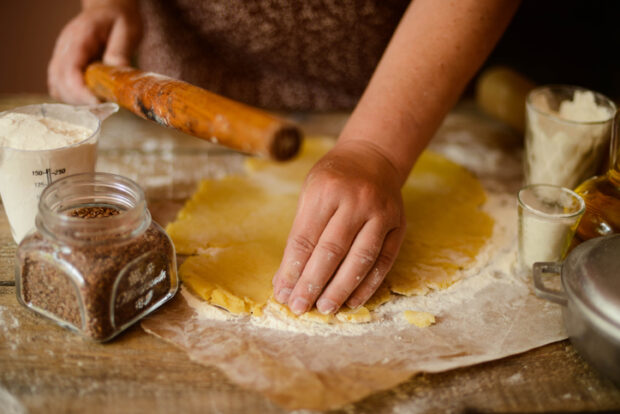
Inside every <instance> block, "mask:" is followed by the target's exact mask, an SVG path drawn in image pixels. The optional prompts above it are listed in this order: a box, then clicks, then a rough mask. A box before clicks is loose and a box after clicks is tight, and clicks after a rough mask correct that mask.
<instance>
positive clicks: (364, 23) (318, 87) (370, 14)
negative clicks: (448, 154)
mask: <svg viewBox="0 0 620 414" xmlns="http://www.w3.org/2000/svg"><path fill="white" fill-rule="evenodd" d="M407 4H408V1H403V0H358V1H356V0H297V1H295V0H263V1H260V0H142V3H141V5H142V14H143V18H144V25H145V34H144V38H143V40H142V44H141V46H140V49H139V54H138V59H139V65H140V67H141V68H142V69H145V70H149V71H154V72H158V73H162V74H165V75H168V76H171V77H174V78H177V79H183V80H185V81H187V82H190V83H192V84H195V85H198V86H201V87H203V88H206V89H209V90H211V91H214V92H217V93H220V94H222V95H225V96H228V97H230V98H233V99H236V100H239V101H243V102H246V103H248V104H251V105H255V106H260V107H264V108H269V109H295V110H334V109H350V108H352V107H353V106H354V105H355V104H356V102H357V100H358V99H359V97H360V95H361V94H362V92H363V90H364V88H365V87H366V84H367V83H368V80H369V79H370V76H371V75H372V72H373V71H374V68H375V66H376V65H377V63H378V61H379V59H380V57H381V55H382V53H383V51H384V49H385V47H386V45H387V43H388V41H389V39H390V37H391V36H392V33H393V32H394V29H395V28H396V25H397V24H398V21H399V20H400V18H401V16H402V14H403V12H404V10H405V8H406V7H407Z"/></svg>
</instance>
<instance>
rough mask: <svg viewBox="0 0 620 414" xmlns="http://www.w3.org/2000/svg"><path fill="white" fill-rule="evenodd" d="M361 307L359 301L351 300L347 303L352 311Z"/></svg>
mask: <svg viewBox="0 0 620 414" xmlns="http://www.w3.org/2000/svg"><path fill="white" fill-rule="evenodd" d="M360 305H361V303H360V301H359V300H357V299H351V300H349V301H347V306H348V307H349V308H351V309H357V308H359V307H360Z"/></svg>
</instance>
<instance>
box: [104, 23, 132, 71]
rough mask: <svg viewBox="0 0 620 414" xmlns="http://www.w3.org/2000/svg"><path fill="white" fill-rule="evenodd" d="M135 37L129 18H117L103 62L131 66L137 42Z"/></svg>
mask: <svg viewBox="0 0 620 414" xmlns="http://www.w3.org/2000/svg"><path fill="white" fill-rule="evenodd" d="M135 37H136V35H135V34H134V30H133V28H132V27H131V26H130V23H129V22H128V21H127V19H124V18H119V19H116V21H115V22H114V25H113V26H112V30H111V31H110V37H109V38H108V44H107V46H106V49H105V52H104V54H103V63H105V64H106V65H114V66H129V65H130V60H131V54H132V53H133V49H134V46H135V43H136V42H135Z"/></svg>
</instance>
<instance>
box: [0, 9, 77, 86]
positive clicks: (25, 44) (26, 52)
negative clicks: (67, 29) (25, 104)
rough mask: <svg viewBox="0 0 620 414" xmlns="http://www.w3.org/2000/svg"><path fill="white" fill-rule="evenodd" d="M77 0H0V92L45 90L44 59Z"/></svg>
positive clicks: (73, 12) (46, 58) (74, 10)
mask: <svg viewBox="0 0 620 414" xmlns="http://www.w3.org/2000/svg"><path fill="white" fill-rule="evenodd" d="M79 10H80V1H79V0H22V1H13V0H2V1H0V39H3V41H2V47H0V93H22V92H28V93H47V80H46V78H47V74H46V72H47V62H48V60H49V58H50V56H51V55H52V49H53V48H54V42H55V41H56V36H57V35H58V33H60V30H61V29H62V27H63V26H64V24H65V23H66V22H67V21H69V19H71V17H72V16H74V15H76V14H77V13H78V12H79Z"/></svg>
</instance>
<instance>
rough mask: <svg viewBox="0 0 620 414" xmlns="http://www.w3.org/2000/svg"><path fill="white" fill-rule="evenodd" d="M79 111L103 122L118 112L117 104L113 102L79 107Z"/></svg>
mask: <svg viewBox="0 0 620 414" xmlns="http://www.w3.org/2000/svg"><path fill="white" fill-rule="evenodd" d="M80 108H81V109H85V110H87V111H89V112H90V113H92V114H93V115H95V116H96V117H97V118H99V120H100V121H103V120H104V119H106V118H107V117H109V116H110V115H112V114H114V113H116V112H118V108H119V106H118V104H116V103H114V102H105V103H101V104H97V105H84V106H80Z"/></svg>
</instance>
